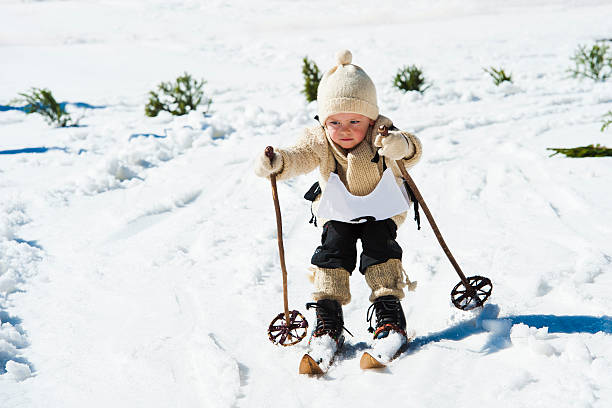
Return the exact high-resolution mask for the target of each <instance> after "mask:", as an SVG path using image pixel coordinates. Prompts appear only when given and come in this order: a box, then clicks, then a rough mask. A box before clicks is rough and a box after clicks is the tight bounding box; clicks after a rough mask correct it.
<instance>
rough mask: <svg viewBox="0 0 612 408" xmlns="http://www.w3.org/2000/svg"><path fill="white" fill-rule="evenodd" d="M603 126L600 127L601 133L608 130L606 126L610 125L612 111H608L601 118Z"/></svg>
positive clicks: (611, 123) (611, 122)
mask: <svg viewBox="0 0 612 408" xmlns="http://www.w3.org/2000/svg"><path fill="white" fill-rule="evenodd" d="M602 119H603V124H602V125H601V131H602V132H603V131H604V130H606V129H607V128H608V126H610V125H612V111H609V112H608V113H606V114H605V115H604V116H603V118H602Z"/></svg>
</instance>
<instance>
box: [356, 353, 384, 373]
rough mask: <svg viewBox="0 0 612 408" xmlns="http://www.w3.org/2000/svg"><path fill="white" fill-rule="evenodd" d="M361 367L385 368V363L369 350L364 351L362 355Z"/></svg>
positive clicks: (366, 368)
mask: <svg viewBox="0 0 612 408" xmlns="http://www.w3.org/2000/svg"><path fill="white" fill-rule="evenodd" d="M359 367H361V369H362V370H369V369H372V368H385V367H386V366H385V364H383V363H381V362H380V361H378V360H377V359H375V358H374V357H372V355H371V354H370V353H368V352H365V353H363V355H362V356H361V361H359Z"/></svg>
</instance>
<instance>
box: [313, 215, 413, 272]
mask: <svg viewBox="0 0 612 408" xmlns="http://www.w3.org/2000/svg"><path fill="white" fill-rule="evenodd" d="M395 238H397V225H396V224H395V222H394V221H393V220H392V219H390V218H388V219H386V220H383V221H367V222H364V223H360V224H351V223H346V222H340V221H328V222H326V223H325V225H323V234H322V235H321V245H320V246H319V247H317V249H316V250H315V253H314V255H313V256H312V260H311V263H312V264H313V265H316V266H319V267H321V268H344V269H346V270H347V271H349V273H352V272H353V270H354V269H355V266H356V264H357V247H356V244H357V240H358V239H360V240H361V246H362V248H363V251H362V253H361V260H360V263H359V271H360V272H361V273H363V274H365V271H366V269H367V268H368V267H369V266H372V265H377V264H381V263H383V262H386V261H388V260H389V259H400V260H401V259H402V248H401V247H400V246H399V244H398V243H397V242H396V241H395Z"/></svg>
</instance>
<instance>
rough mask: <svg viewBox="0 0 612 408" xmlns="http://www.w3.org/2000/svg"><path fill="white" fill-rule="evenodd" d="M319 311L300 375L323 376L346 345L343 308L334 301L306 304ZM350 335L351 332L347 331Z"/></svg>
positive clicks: (301, 364) (322, 300) (324, 300)
mask: <svg viewBox="0 0 612 408" xmlns="http://www.w3.org/2000/svg"><path fill="white" fill-rule="evenodd" d="M311 307H313V308H315V309H316V311H317V325H316V327H315V328H314V330H313V331H312V335H311V336H310V340H309V341H308V348H309V351H308V353H306V354H305V355H304V357H302V361H301V362H300V371H299V372H300V374H323V373H325V372H326V371H327V369H328V368H329V367H330V366H331V364H332V363H333V361H334V358H335V356H336V354H337V353H338V351H340V349H341V348H342V345H343V344H344V334H343V333H342V331H343V330H346V329H345V328H344V316H343V314H342V306H341V305H340V303H339V302H337V301H335V300H332V299H321V300H318V301H317V302H316V303H315V302H313V303H306V309H310V308H311ZM347 332H348V333H349V334H350V332H349V331H348V330H347Z"/></svg>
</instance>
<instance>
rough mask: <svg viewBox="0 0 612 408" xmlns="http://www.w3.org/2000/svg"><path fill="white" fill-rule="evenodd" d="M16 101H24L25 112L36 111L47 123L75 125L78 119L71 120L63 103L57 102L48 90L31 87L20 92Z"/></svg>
mask: <svg viewBox="0 0 612 408" xmlns="http://www.w3.org/2000/svg"><path fill="white" fill-rule="evenodd" d="M19 96H20V97H19V98H17V101H18V102H21V103H25V104H26V106H25V108H24V110H25V113H27V114H30V113H38V114H40V115H42V116H43V117H44V118H45V121H46V122H47V123H48V124H49V125H55V126H57V127H68V126H77V125H78V120H73V119H72V118H71V117H70V114H69V113H68V112H66V109H65V107H64V106H65V104H60V103H58V102H57V101H56V100H55V98H54V97H53V94H52V93H51V91H50V90H48V89H46V88H43V89H41V88H32V89H31V90H30V93H20V94H19Z"/></svg>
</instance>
